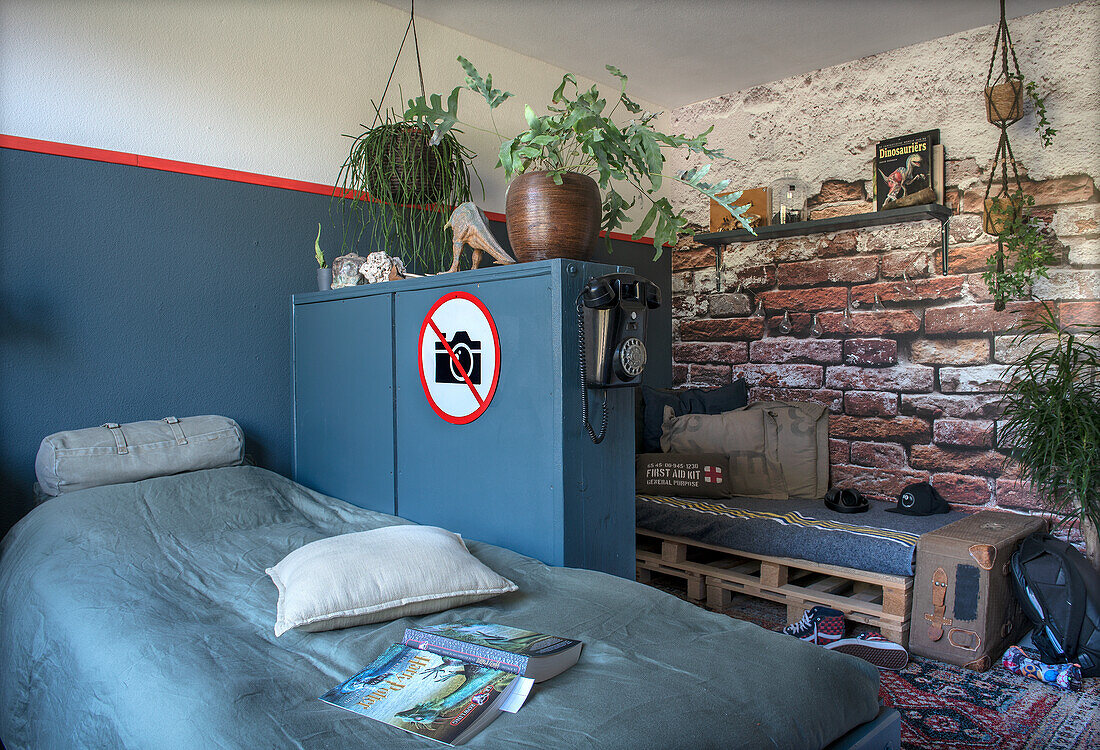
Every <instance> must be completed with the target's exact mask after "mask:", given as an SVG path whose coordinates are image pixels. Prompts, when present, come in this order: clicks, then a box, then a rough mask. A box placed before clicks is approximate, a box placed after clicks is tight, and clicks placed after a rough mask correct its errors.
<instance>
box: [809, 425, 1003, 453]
mask: <svg viewBox="0 0 1100 750" xmlns="http://www.w3.org/2000/svg"><path fill="white" fill-rule="evenodd" d="M829 436H830V437H835V438H847V439H849V440H884V441H888V442H898V443H927V442H928V441H929V440H931V439H932V428H931V427H930V426H929V424H928V423H927V422H925V421H924V420H923V419H918V418H916V417H890V418H889V419H882V418H880V417H849V416H836V417H833V418H831V419H830V420H829ZM998 455H1000V454H998Z"/></svg>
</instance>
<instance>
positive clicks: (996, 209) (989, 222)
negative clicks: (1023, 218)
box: [982, 195, 1019, 234]
mask: <svg viewBox="0 0 1100 750" xmlns="http://www.w3.org/2000/svg"><path fill="white" fill-rule="evenodd" d="M1018 210H1019V206H1017V205H1016V203H1015V202H1014V201H1013V200H1012V197H1011V196H1008V195H997V196H994V197H992V198H986V199H985V210H984V211H983V212H982V229H984V230H985V232H986V234H1000V233H1001V232H1003V231H1004V228H1005V226H1006V225H1007V224H1008V222H1009V221H1011V220H1012V218H1013V216H1015V215H1016V211H1018Z"/></svg>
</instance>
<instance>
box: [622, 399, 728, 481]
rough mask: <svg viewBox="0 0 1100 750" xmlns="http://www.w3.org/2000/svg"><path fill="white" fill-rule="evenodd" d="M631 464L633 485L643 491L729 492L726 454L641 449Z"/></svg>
mask: <svg viewBox="0 0 1100 750" xmlns="http://www.w3.org/2000/svg"><path fill="white" fill-rule="evenodd" d="M670 408H671V407H670ZM635 467H636V473H635V476H634V488H635V490H636V491H637V492H638V493H640V494H643V495H676V496H677V497H729V496H730V495H731V493H730V472H729V456H725V455H722V454H721V453H704V454H698V455H684V454H680V453H643V454H641V455H639V456H638V457H637V460H636V461H635Z"/></svg>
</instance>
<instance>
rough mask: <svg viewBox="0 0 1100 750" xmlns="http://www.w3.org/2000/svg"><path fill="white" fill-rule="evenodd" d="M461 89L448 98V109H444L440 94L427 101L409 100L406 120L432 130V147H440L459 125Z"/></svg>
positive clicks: (457, 88) (421, 97) (421, 99)
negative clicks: (416, 122)
mask: <svg viewBox="0 0 1100 750" xmlns="http://www.w3.org/2000/svg"><path fill="white" fill-rule="evenodd" d="M460 90H461V88H459V87H457V86H456V87H455V89H454V90H453V91H452V92H451V95H450V96H449V97H447V107H446V109H444V107H443V99H442V97H441V96H440V95H439V94H432V95H431V97H429V99H428V100H427V101H425V100H424V97H423V96H418V97H416V98H415V99H410V100H409V107H408V109H406V110H405V119H407V120H420V121H422V122H423V123H425V124H426V125H427V126H428V127H430V128H431V129H432V138H431V141H430V145H432V146H438V145H439V144H440V142H442V140H443V138H444V136H446V135H447V133H448V132H450V130H451V128H453V127H454V126H455V124H457V123H458V92H459V91H460Z"/></svg>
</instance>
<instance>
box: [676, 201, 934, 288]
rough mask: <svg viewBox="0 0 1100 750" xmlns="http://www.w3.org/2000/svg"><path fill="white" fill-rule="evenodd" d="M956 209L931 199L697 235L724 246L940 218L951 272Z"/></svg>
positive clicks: (707, 242)
mask: <svg viewBox="0 0 1100 750" xmlns="http://www.w3.org/2000/svg"><path fill="white" fill-rule="evenodd" d="M951 214H952V211H951V209H950V208H948V207H947V206H941V205H939V204H938V203H930V204H926V205H923V206H906V207H905V208H894V209H891V210H889V211H870V212H867V213H862V214H854V215H852V216H836V217H833V218H831V219H814V220H812V221H796V222H793V223H791V224H774V225H772V226H767V227H760V228H759V229H757V230H756V234H752V233H751V232H748V231H746V230H744V229H738V230H735V231H730V232H709V233H707V234H697V235H695V241H696V242H699V243H701V244H703V245H710V246H711V247H716V248H721V247H723V246H725V245H731V244H734V243H736V242H754V241H756V240H773V239H777V238H779V237H796V236H798V235H804V234H817V233H822V232H842V231H844V230H846V229H862V228H864V227H875V226H882V225H884V224H900V223H902V222H906V221H922V220H926V219H936V220H937V221H939V222H940V250H941V260H942V263H941V268H942V271H943V273H944V275H945V276H946V275H947V233H948V225H949V222H950V220H951Z"/></svg>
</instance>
